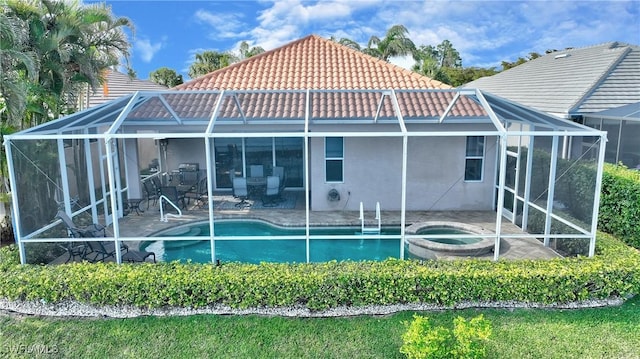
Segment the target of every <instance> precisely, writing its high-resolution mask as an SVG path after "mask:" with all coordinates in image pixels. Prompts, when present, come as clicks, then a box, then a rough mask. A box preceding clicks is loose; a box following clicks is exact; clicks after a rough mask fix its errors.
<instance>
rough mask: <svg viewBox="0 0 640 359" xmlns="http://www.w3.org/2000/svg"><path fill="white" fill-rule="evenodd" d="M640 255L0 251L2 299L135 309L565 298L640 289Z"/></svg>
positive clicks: (610, 246) (604, 251)
mask: <svg viewBox="0 0 640 359" xmlns="http://www.w3.org/2000/svg"><path fill="white" fill-rule="evenodd" d="M639 273H640V253H639V252H638V251H636V250H635V249H632V248H629V247H628V246H626V245H624V244H623V243H621V242H619V241H618V240H616V239H614V238H612V237H610V236H608V235H605V234H602V235H601V236H600V238H599V241H598V255H597V256H595V257H594V258H584V257H579V258H566V259H555V260H544V261H533V260H521V261H499V262H492V261H486V260H475V259H471V260H464V261H426V262H424V263H421V262H418V261H401V260H391V259H390V260H386V261H382V262H328V263H317V264H278V263H263V264H260V265H254V264H240V263H228V264H224V265H222V266H215V265H212V264H192V263H188V264H180V263H177V262H173V263H159V264H137V265H132V264H123V265H117V264H115V263H97V264H96V263H70V264H63V265H57V266H38V265H24V266H21V265H18V258H17V253H16V250H15V248H14V247H13V246H12V247H8V248H3V249H2V250H0V297H3V298H9V299H12V300H38V301H44V302H59V301H63V300H76V301H79V302H83V303H90V304H97V305H102V304H110V305H133V306H136V307H149V308H154V307H162V306H182V307H202V306H206V305H211V304H225V305H228V306H231V307H234V308H247V307H281V306H296V305H302V306H306V307H308V308H310V309H312V310H320V309H326V308H331V307H336V306H341V305H347V306H365V305H374V304H395V303H434V304H442V305H455V304H456V303H460V302H464V301H521V302H535V303H566V302H572V301H577V300H587V299H596V298H599V299H603V298H609V297H613V296H620V297H625V296H628V295H633V294H636V293H638V292H639V289H640V275H639Z"/></svg>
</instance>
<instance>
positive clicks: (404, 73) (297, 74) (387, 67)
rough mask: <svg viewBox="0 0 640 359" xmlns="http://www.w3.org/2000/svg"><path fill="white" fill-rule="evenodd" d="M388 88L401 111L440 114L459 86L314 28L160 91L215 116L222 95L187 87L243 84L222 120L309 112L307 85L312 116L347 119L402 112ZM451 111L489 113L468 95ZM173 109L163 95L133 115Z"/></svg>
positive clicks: (162, 114)
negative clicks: (397, 109) (327, 36)
mask: <svg viewBox="0 0 640 359" xmlns="http://www.w3.org/2000/svg"><path fill="white" fill-rule="evenodd" d="M387 89H394V90H396V94H397V97H398V103H399V105H400V109H401V112H402V114H403V116H405V117H407V118H408V119H410V118H417V119H425V118H434V117H435V118H438V117H439V116H441V115H442V114H443V113H444V112H445V110H446V108H447V106H448V105H449V103H450V101H451V100H452V99H453V97H454V95H455V90H451V91H446V90H448V89H452V87H451V86H449V85H447V84H444V83H442V82H439V81H435V80H432V79H430V78H428V77H426V76H422V75H420V74H417V73H414V72H412V71H408V70H406V69H403V68H401V67H399V66H396V65H392V64H390V63H387V62H385V61H382V60H378V59H376V58H373V57H371V56H369V55H365V54H363V53H361V52H358V51H355V50H353V49H350V48H348V47H346V46H343V45H340V44H338V43H335V42H333V41H329V40H326V39H323V38H321V37H319V36H316V35H310V36H307V37H305V38H302V39H300V40H297V41H294V42H292V43H289V44H287V45H284V46H282V47H280V48H277V49H275V50H271V51H268V52H265V53H263V54H260V55H258V56H254V57H251V58H249V59H246V60H244V61H241V62H239V63H236V64H233V65H231V66H228V67H225V68H223V69H220V70H217V71H214V72H212V73H209V74H207V75H204V76H202V77H200V78H197V79H194V80H192V81H189V82H186V83H184V84H182V85H179V86H177V87H175V88H174V90H178V91H177V92H178V93H167V94H163V95H161V96H162V97H163V98H164V100H165V102H166V103H167V105H168V106H169V107H171V109H172V111H174V113H175V114H176V115H177V116H178V117H180V118H183V119H194V120H195V119H197V120H208V119H209V118H211V115H212V112H213V109H214V107H215V103H216V101H217V99H218V96H219V95H218V94H217V93H184V94H181V93H179V92H180V91H181V90H184V91H187V90H195V91H203V90H209V91H210V90H235V91H240V92H238V93H235V94H233V96H226V98H225V99H223V102H222V104H221V109H220V112H219V113H218V118H219V119H220V120H221V121H225V120H239V119H247V120H274V121H282V120H292V119H297V120H302V119H304V118H305V106H306V92H305V91H300V90H311V93H310V109H311V113H310V114H311V118H312V120H340V121H341V122H344V123H348V122H349V121H353V120H359V119H360V120H372V119H374V118H376V116H377V118H378V119H395V118H396V114H395V111H394V109H393V105H392V102H391V99H390V97H389V96H384V97H382V91H379V90H387ZM273 90H276V91H273ZM314 90H315V91H314ZM331 90H334V91H331ZM340 90H342V91H340ZM345 90H346V91H345ZM349 90H355V91H349ZM367 90H372V91H367ZM376 90H377V91H376ZM403 90H412V91H409V92H403ZM423 90H437V91H429V92H424V91H423ZM243 91H247V92H243ZM268 91H269V92H268ZM227 94H230V93H227ZM378 107H380V111H379V112H378ZM449 116H453V117H465V116H467V117H480V116H486V113H485V111H484V110H483V109H482V106H480V105H479V104H478V103H476V102H474V101H473V100H470V99H469V98H466V97H464V96H463V97H461V98H460V100H459V101H458V102H457V104H456V105H455V106H454V107H453V108H452V110H451V111H450V113H449ZM172 117H173V116H172V114H171V112H170V111H169V110H168V109H167V108H166V107H165V105H164V104H163V103H162V101H160V100H159V99H158V98H152V99H150V100H148V101H147V102H146V103H144V104H142V105H141V106H139V107H138V108H137V109H136V110H135V111H133V112H132V113H130V114H129V116H128V118H130V119H145V118H149V119H151V118H166V119H170V118H172Z"/></svg>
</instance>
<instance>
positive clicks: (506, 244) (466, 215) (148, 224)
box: [119, 200, 560, 259]
mask: <svg viewBox="0 0 640 359" xmlns="http://www.w3.org/2000/svg"><path fill="white" fill-rule="evenodd" d="M301 203H302V205H301ZM296 204H297V205H296V208H294V209H277V208H269V209H254V208H243V209H234V210H218V209H216V210H214V220H215V219H259V220H263V221H267V222H270V223H273V224H276V225H280V226H285V227H302V226H304V224H305V211H304V201H303V200H299V201H297V203H296ZM143 209H145V211H144V212H142V213H140V214H139V215H138V214H136V213H135V212H133V213H131V214H129V215H127V216H125V217H124V218H122V219H121V221H120V222H119V228H120V236H121V237H147V236H149V235H152V234H154V233H157V232H158V231H162V230H164V229H168V228H171V227H175V226H179V225H183V224H188V223H190V222H199V221H206V220H208V218H209V214H208V211H207V210H206V209H199V208H194V207H193V203H192V204H191V206H190V207H189V209H188V210H186V211H183V216H182V217H180V218H169V221H168V222H161V221H160V213H159V210H158V207H157V206H156V207H153V206H151V207H150V208H149V209H148V210H146V208H143ZM359 216H360V213H359V212H358V211H330V212H311V213H310V223H311V225H312V226H360V225H361V222H360V219H359ZM374 218H375V213H374V212H372V211H367V212H365V219H366V220H365V223H366V225H367V226H373V225H374V224H375V225H377V221H376V220H375V219H374ZM381 218H382V225H383V226H399V225H400V211H382V212H381ZM495 220H496V212H493V211H408V212H407V213H406V224H407V226H408V225H411V224H413V223H417V222H423V221H449V222H461V223H466V224H471V225H474V226H477V227H480V228H483V229H486V230H488V231H491V232H493V230H494V228H495ZM501 230H502V233H503V234H514V235H517V234H525V232H523V231H522V230H521V229H520V228H518V227H517V226H516V225H514V224H512V223H511V222H509V221H507V220H506V219H503V221H502V226H501ZM131 244H132V245H134V248H135V247H136V244H138V243H137V242H134V243H131ZM559 257H560V255H559V254H558V253H556V252H555V251H554V250H553V249H551V248H547V247H544V245H543V244H542V243H541V242H540V241H538V240H536V239H533V238H517V239H516V238H508V237H507V238H503V240H502V242H501V248H500V259H551V258H559ZM438 258H464V257H456V256H447V255H442V256H438ZM477 258H486V259H493V253H488V254H485V255H481V256H479V257H477Z"/></svg>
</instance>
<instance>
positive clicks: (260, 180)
mask: <svg viewBox="0 0 640 359" xmlns="http://www.w3.org/2000/svg"><path fill="white" fill-rule="evenodd" d="M266 189H267V177H247V190H248V191H249V197H261V196H262V194H264V191H265V190H266Z"/></svg>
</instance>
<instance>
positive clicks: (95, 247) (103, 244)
mask: <svg viewBox="0 0 640 359" xmlns="http://www.w3.org/2000/svg"><path fill="white" fill-rule="evenodd" d="M86 245H87V247H88V248H89V251H87V253H86V254H85V256H84V259H86V260H88V261H90V262H96V261H104V260H105V259H107V258H109V257H113V258H115V257H116V246H115V245H114V244H113V242H108V241H87V242H86ZM120 250H121V251H123V252H125V253H127V252H128V251H129V247H128V246H127V245H126V244H124V243H120ZM91 255H93V258H89V256H91Z"/></svg>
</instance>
